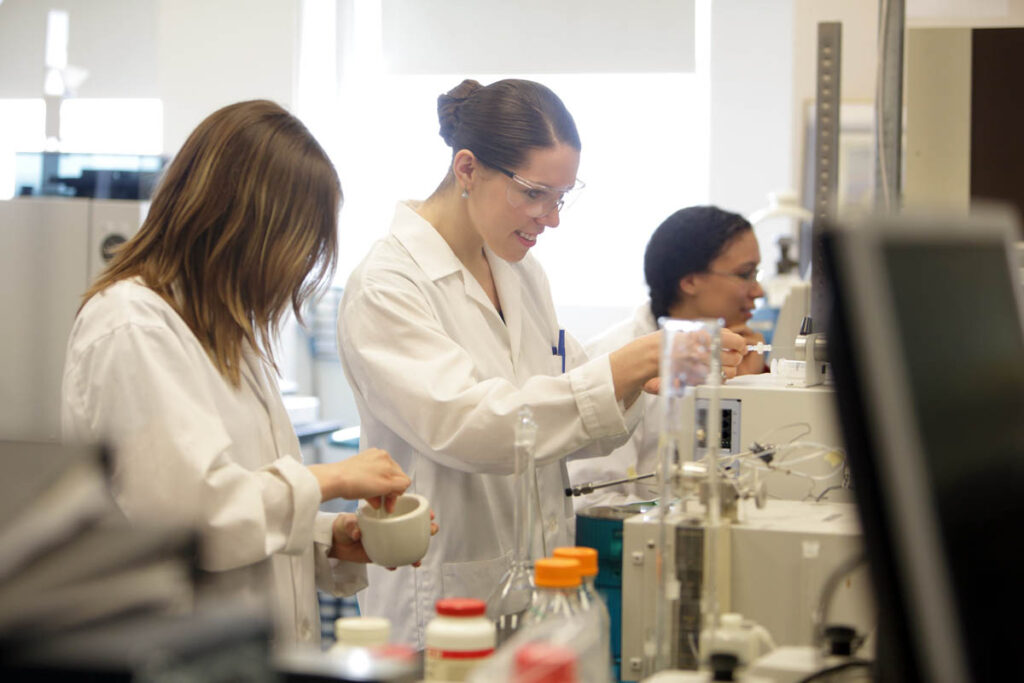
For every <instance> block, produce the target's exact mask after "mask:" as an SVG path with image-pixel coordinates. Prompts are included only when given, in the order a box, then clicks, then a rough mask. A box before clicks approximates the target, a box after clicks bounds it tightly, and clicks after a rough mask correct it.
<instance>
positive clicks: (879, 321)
mask: <svg viewBox="0 0 1024 683" xmlns="http://www.w3.org/2000/svg"><path fill="white" fill-rule="evenodd" d="M1015 239H1017V231H1016V229H1015V226H1014V222H1013V220H1011V219H1010V218H1008V217H1005V216H1000V215H986V216H974V217H971V218H960V219H956V218H952V217H934V216H932V217H908V216H901V217H882V218H874V219H870V220H867V221H864V222H863V223H862V224H858V225H850V226H833V227H831V228H830V229H828V230H827V231H825V234H824V235H823V240H824V247H825V249H824V252H825V265H826V270H827V275H826V281H827V282H828V284H829V288H830V290H831V291H830V295H831V298H832V303H833V307H832V316H831V323H830V331H829V335H828V346H829V357H830V360H831V361H832V364H833V371H834V374H835V384H836V394H837V401H838V407H839V416H840V422H841V424H842V428H843V433H844V438H845V440H846V446H847V454H848V458H849V463H850V468H851V471H852V475H853V481H854V487H855V495H856V497H857V502H858V505H859V508H860V512H861V518H862V524H863V530H864V539H865V546H866V548H867V553H868V559H869V561H870V563H871V572H872V580H873V583H874V585H875V590H876V593H877V597H878V605H879V634H878V639H877V645H878V652H877V657H878V660H877V661H878V665H877V667H876V676H877V678H876V680H899V681H914V680H917V681H955V682H956V683H961V682H963V681H972V680H974V681H982V680H1004V679H1003V678H1002V677H1000V676H1001V675H1003V673H1004V672H1007V671H1017V672H1018V673H1019V671H1020V669H1021V665H1020V648H1019V645H1018V643H1019V642H1020V629H1019V627H1014V626H1011V623H1012V622H1015V621H1017V620H1018V619H1019V618H1020V616H1021V615H1022V613H1021V611H1020V609H1021V607H1022V606H1024V604H1022V603H1024V601H1022V597H1024V589H1022V586H1024V577H1022V571H1021V569H1020V568H1019V567H1018V562H1017V561H1016V560H1015V559H1014V558H1016V557H1018V556H1019V555H1020V551H1019V549H1018V545H1019V538H1020V528H1021V524H1022V523H1024V323H1022V317H1021V284H1020V275H1019V268H1018V265H1017V262H1016V258H1015V256H1014V252H1013V249H1012V242H1013V240H1015ZM1010 678H1012V676H1011V677H1010ZM1007 680H1009V679H1007Z"/></svg>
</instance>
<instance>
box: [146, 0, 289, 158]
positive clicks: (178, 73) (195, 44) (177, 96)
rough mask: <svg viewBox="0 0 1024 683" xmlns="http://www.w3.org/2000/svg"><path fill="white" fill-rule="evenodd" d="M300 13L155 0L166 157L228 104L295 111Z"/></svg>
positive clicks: (247, 2) (263, 3) (282, 1)
mask: <svg viewBox="0 0 1024 683" xmlns="http://www.w3.org/2000/svg"><path fill="white" fill-rule="evenodd" d="M300 6H301V3H300V2H299V0H213V1H211V0H159V2H158V13H157V25H158V32H157V42H158V58H159V70H158V73H157V74H155V76H156V77H157V78H158V82H159V84H160V97H161V98H162V99H163V101H164V148H165V149H166V150H167V151H168V152H173V151H174V150H177V149H178V148H179V147H180V146H181V144H182V143H183V142H184V141H185V138H186V137H187V136H188V134H189V133H190V132H191V131H192V129H193V128H195V126H196V124H198V123H199V122H200V121H201V120H202V119H203V118H204V117H205V116H206V115H207V114H209V113H210V112H212V111H214V110H215V109H217V108H219V107H221V106H224V105H226V104H230V103H232V102H236V101H239V100H246V99H255V98H265V99H270V100H274V101H275V102H278V103H280V104H282V105H284V106H286V107H290V106H291V105H292V103H293V102H294V98H295V83H296V81H297V71H296V70H297V64H298V36H299V28H298V27H299V11H300V8H301V7H300Z"/></svg>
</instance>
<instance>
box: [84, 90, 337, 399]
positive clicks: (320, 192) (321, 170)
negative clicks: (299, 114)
mask: <svg viewBox="0 0 1024 683" xmlns="http://www.w3.org/2000/svg"><path fill="white" fill-rule="evenodd" d="M341 201H342V194H341V184H340V182H339V181H338V175H337V172H336V171H335V170H334V166H333V165H332V164H331V162H330V160H329V159H328V157H327V154H326V153H325V152H324V150H323V149H322V148H321V147H320V145H319V144H318V143H317V141H316V140H315V139H314V138H313V136H312V135H311V134H310V132H309V131H308V130H307V129H306V127H305V126H304V125H303V124H302V123H301V122H300V121H299V120H298V119H297V118H295V117H294V116H292V115H291V114H289V113H288V112H287V111H285V110H284V109H283V108H281V107H280V106H279V105H277V104H275V103H273V102H268V101H266V100H253V101H249V102H240V103H237V104H232V105H229V106H227V107H224V108H223V109H220V110H218V111H216V112H214V113H213V114H211V115H210V116H208V117H207V118H206V119H205V120H204V121H203V122H202V123H200V124H199V126H198V127H197V128H196V129H195V130H194V131H193V132H192V134H191V135H190V136H189V138H188V140H186V141H185V144H184V146H182V148H181V151H179V152H178V154H177V155H176V156H175V158H174V160H173V161H172V162H171V163H170V164H169V166H168V167H167V169H166V171H165V173H164V176H163V178H162V179H161V181H160V184H159V186H158V188H157V191H156V193H155V194H154V196H153V200H152V203H151V205H150V209H149V213H148V215H147V216H146V220H145V221H144V222H143V224H142V227H141V229H140V230H139V232H138V233H137V234H136V235H135V236H134V237H133V238H132V239H131V240H129V241H128V242H127V243H125V244H124V245H123V246H122V248H121V249H120V250H119V251H118V253H117V255H116V256H115V257H114V259H113V261H111V263H110V265H109V266H108V267H107V268H106V270H104V271H103V273H101V274H100V276H99V277H98V278H97V279H96V281H95V282H94V283H93V284H92V286H91V287H90V288H89V290H88V291H87V292H86V293H85V295H84V296H83V305H84V303H85V302H86V301H88V300H89V299H90V298H91V297H93V296H94V295H96V294H97V293H99V292H101V291H103V290H104V289H106V288H107V287H109V286H110V285H112V284H114V283H115V282H119V281H121V280H124V279H126V278H131V277H140V278H141V279H142V281H143V282H144V283H145V284H146V286H148V287H149V288H151V289H153V290H154V291H156V292H157V293H159V294H160V295H161V296H162V297H163V298H164V299H165V300H167V302H168V303H169V304H170V305H171V306H173V307H174V309H175V310H176V311H177V312H178V314H179V315H181V317H182V319H183V320H184V321H185V323H186V324H187V325H188V326H189V328H190V329H191V330H192V332H193V333H195V335H196V337H197V338H198V339H199V342H200V343H201V344H202V345H203V347H204V348H205V349H206V351H207V353H208V354H209V356H210V359H211V360H212V361H213V363H214V365H215V366H216V367H217V370H218V371H219V372H220V374H221V375H222V376H224V377H225V378H226V379H228V381H230V382H231V384H232V385H234V386H238V385H239V382H240V375H239V367H240V361H241V358H242V351H243V348H244V346H245V344H246V343H248V344H249V345H251V346H252V348H253V349H254V350H256V352H257V353H259V354H260V355H261V356H262V357H263V358H265V359H266V360H267V361H268V362H270V363H273V362H274V358H273V351H272V347H273V342H274V341H275V339H276V337H277V334H278V331H279V326H280V323H281V319H282V317H283V316H284V314H285V313H286V312H287V310H288V308H289V307H290V308H291V309H292V310H293V311H294V312H295V315H296V316H297V317H298V318H299V320H300V321H301V319H302V317H301V311H300V309H301V306H302V304H303V302H304V301H305V300H306V299H307V298H309V297H310V296H313V295H314V294H316V293H317V292H318V290H320V289H321V288H322V287H323V286H325V285H327V284H329V283H330V279H331V277H332V275H333V273H334V267H335V264H336V259H337V254H336V249H337V221H338V211H339V209H340V205H341Z"/></svg>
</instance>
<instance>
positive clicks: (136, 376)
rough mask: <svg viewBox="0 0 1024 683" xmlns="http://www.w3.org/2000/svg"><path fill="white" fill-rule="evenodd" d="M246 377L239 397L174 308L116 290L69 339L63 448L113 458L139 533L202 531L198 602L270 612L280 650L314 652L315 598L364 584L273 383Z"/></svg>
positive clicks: (145, 292) (247, 373)
mask: <svg viewBox="0 0 1024 683" xmlns="http://www.w3.org/2000/svg"><path fill="white" fill-rule="evenodd" d="M241 373H242V380H241V386H240V387H238V388H235V387H233V386H231V384H230V383H229V382H228V381H227V380H225V379H224V378H223V377H222V376H221V374H220V373H219V372H218V371H217V369H216V367H215V366H214V365H213V363H212V362H211V361H210V359H209V357H208V356H207V354H206V351H205V350H204V349H203V348H202V346H201V345H200V344H199V341H198V340H197V339H196V337H195V335H194V334H193V333H192V331H191V330H190V329H189V328H188V326H187V325H186V324H185V322H184V321H183V320H182V319H181V317H179V316H178V314H177V313H176V312H175V311H174V309H173V308H172V307H171V306H170V305H169V304H168V303H167V302H166V301H164V300H163V299H162V298H161V297H160V296H159V295H157V294H156V293H155V292H154V291H152V290H151V289H149V288H147V287H145V286H144V285H143V284H141V281H139V280H124V281H121V282H118V283H116V284H114V285H111V286H110V287H108V288H107V289H106V290H105V291H103V292H101V293H100V294H98V295H96V296H94V297H93V298H92V299H90V300H89V302H88V303H87V304H86V305H85V307H84V308H83V309H82V311H81V313H80V314H79V315H78V318H77V319H76V320H75V324H74V327H73V328H72V331H71V338H70V340H69V342H68V348H67V357H66V362H65V367H64V380H63V389H62V411H61V412H62V414H61V418H62V427H63V433H64V437H65V439H67V440H76V441H87V442H100V441H105V442H108V443H111V444H112V445H113V447H114V454H115V458H116V461H115V462H116V466H115V471H114V485H115V496H116V499H117V501H118V503H119V505H120V506H121V508H122V509H123V510H124V512H125V513H126V515H127V516H128V517H129V518H130V519H133V520H138V521H155V522H168V521H170V522H182V523H187V524H195V525H198V528H199V529H200V532H201V537H202V557H201V558H200V566H201V567H202V568H203V569H205V570H208V571H209V572H210V574H209V575H208V577H204V580H206V581H209V584H208V585H209V587H208V589H207V590H205V591H203V593H201V595H200V601H201V602H202V601H207V600H214V599H216V600H220V599H224V598H228V599H232V598H234V599H238V600H248V601H250V602H251V603H253V604H259V605H267V603H268V602H269V605H270V607H271V609H272V610H273V612H274V614H275V618H276V623H277V629H276V641H277V643H278V644H289V643H295V642H299V643H302V642H304V643H311V644H316V643H319V640H320V618H319V610H318V604H317V597H316V590H315V588H316V584H319V586H320V587H321V588H323V589H324V590H328V591H330V592H333V593H335V594H351V593H354V592H355V591H357V590H359V589H361V588H362V587H363V586H365V585H366V575H365V571H364V569H363V566H362V565H358V564H349V563H339V562H337V561H336V560H333V559H330V558H328V557H327V556H326V553H327V551H328V550H329V547H330V541H331V521H332V520H333V518H334V515H328V514H321V513H318V511H317V508H318V507H319V505H320V488H319V486H318V484H317V481H316V478H315V477H314V476H313V474H312V473H311V472H310V471H309V470H308V469H307V468H306V467H304V466H303V465H302V464H301V457H302V456H301V453H300V451H299V443H298V439H297V438H296V436H295V430H294V429H293V428H292V425H291V422H290V421H289V419H288V414H287V412H286V411H285V408H284V405H283V403H282V402H281V396H280V393H279V391H278V388H277V383H276V381H275V378H274V376H273V374H272V370H271V369H270V368H268V366H267V364H266V363H264V362H263V361H261V360H260V359H259V357H258V356H257V355H256V354H255V353H253V352H249V353H246V354H245V357H244V362H243V364H242V367H241ZM314 539H315V540H316V543H315V544H314ZM314 566H315V569H316V583H315V582H314ZM268 593H269V595H268ZM268 598H269V600H268ZM200 606H201V605H200Z"/></svg>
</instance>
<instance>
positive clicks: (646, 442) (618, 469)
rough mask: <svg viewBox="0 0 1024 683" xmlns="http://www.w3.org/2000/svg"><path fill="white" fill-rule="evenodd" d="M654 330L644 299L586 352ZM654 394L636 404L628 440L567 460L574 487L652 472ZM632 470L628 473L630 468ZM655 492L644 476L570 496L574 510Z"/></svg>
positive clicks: (657, 428)
mask: <svg viewBox="0 0 1024 683" xmlns="http://www.w3.org/2000/svg"><path fill="white" fill-rule="evenodd" d="M657 330H658V323H657V321H655V320H654V314H652V313H651V303H650V301H648V302H647V303H645V304H644V305H643V306H640V307H638V308H637V309H636V311H634V313H633V317H631V318H628V319H626V320H623V321H622V322H620V323H619V324H617V325H615V326H614V327H612V328H610V329H608V330H607V331H605V332H603V333H602V334H600V335H599V336H597V337H595V338H594V339H592V340H591V341H589V342H588V343H587V345H586V349H587V353H589V354H590V355H592V356H596V355H599V354H602V353H609V352H610V351H614V350H615V349H618V348H621V347H623V346H625V345H626V344H628V343H629V342H631V341H633V340H634V339H636V338H637V337H640V336H643V335H645V334H650V333H651V332H656V331H657ZM658 400H659V399H658V396H657V394H648V393H646V392H645V393H644V394H643V395H642V396H641V397H640V398H639V399H637V403H638V404H640V407H641V408H642V410H643V416H642V417H641V418H640V424H639V425H637V428H636V429H635V430H634V431H633V434H632V435H631V436H630V437H629V441H627V442H626V443H625V444H623V445H622V446H620V447H619V448H616V449H615V451H614V452H612V453H611V454H610V455H607V456H605V457H603V458H591V459H589V460H575V461H573V462H570V463H569V479H570V481H571V482H572V483H573V485H574V486H580V485H582V484H587V483H595V484H596V483H598V482H602V481H612V480H615V479H624V478H626V477H628V476H631V475H636V474H647V473H648V472H654V471H655V470H656V468H657V466H658V438H659V436H660V432H661V420H660V419H659V413H658ZM630 470H632V472H631V471H630ZM657 495H658V484H657V481H656V480H655V479H644V480H642V481H638V482H634V483H632V484H619V485H618V486H610V487H608V488H603V489H598V490H597V491H595V492H594V493H591V494H588V495H583V496H577V497H575V498H573V505H574V507H575V508H576V510H577V511H579V510H582V509H583V508H586V507H591V506H594V505H624V504H627V503H635V502H638V501H641V500H651V499H652V498H654V497H656V496H657Z"/></svg>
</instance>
